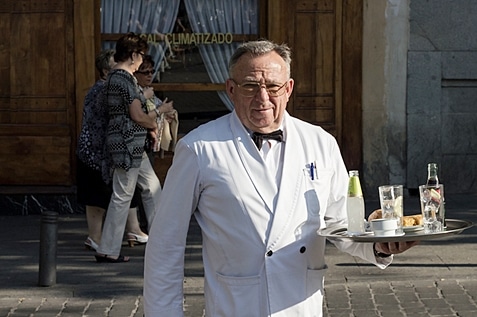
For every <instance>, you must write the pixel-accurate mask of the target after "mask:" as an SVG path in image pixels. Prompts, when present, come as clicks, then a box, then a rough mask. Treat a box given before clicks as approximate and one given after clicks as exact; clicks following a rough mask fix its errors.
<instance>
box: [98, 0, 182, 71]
mask: <svg viewBox="0 0 477 317" xmlns="http://www.w3.org/2000/svg"><path fill="white" fill-rule="evenodd" d="M179 4H180V0H102V1H101V32H102V33H123V34H124V33H127V32H134V33H138V34H154V35H156V37H155V38H154V37H151V38H150V39H152V40H153V41H149V43H148V44H149V52H148V54H150V55H151V56H152V57H153V59H154V61H155V63H156V65H157V66H159V65H160V64H161V62H162V60H163V59H164V55H165V53H166V50H167V46H166V43H165V42H164V41H162V40H160V36H161V35H165V34H167V33H170V32H172V29H173V27H174V24H175V22H176V17H177V12H178V11H179ZM154 40H156V41H154ZM114 46H115V42H109V43H108V42H105V43H103V49H107V48H111V49H114ZM157 69H158V67H156V72H157ZM155 76H156V74H155Z"/></svg>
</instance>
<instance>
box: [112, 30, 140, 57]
mask: <svg viewBox="0 0 477 317" xmlns="http://www.w3.org/2000/svg"><path fill="white" fill-rule="evenodd" d="M147 49H148V45H147V41H146V40H145V39H144V38H142V37H140V36H139V35H136V34H135V33H133V32H129V33H128V34H126V35H124V36H122V37H121V38H120V39H119V40H117V42H116V53H115V54H114V60H115V61H116V63H119V62H124V61H127V60H128V59H129V58H130V57H131V58H132V54H133V53H146V52H147Z"/></svg>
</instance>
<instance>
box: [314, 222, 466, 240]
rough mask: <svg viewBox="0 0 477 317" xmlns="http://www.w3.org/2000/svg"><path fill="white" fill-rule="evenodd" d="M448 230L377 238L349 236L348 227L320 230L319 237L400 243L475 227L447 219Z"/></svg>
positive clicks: (412, 232)
mask: <svg viewBox="0 0 477 317" xmlns="http://www.w3.org/2000/svg"><path fill="white" fill-rule="evenodd" d="M446 225H447V228H446V229H445V230H444V231H441V232H436V233H424V230H418V231H408V232H405V234H404V235H401V236H387V237H375V236H374V234H373V233H372V232H369V233H365V234H363V235H359V236H348V234H347V231H346V229H347V227H346V226H336V227H330V228H324V229H320V230H318V235H320V236H323V237H326V238H329V239H349V240H353V241H356V242H398V241H421V240H431V239H439V238H444V237H448V236H449V235H454V234H459V233H461V232H462V231H464V230H465V229H468V228H470V227H472V226H473V224H472V222H470V221H466V220H457V219H446Z"/></svg>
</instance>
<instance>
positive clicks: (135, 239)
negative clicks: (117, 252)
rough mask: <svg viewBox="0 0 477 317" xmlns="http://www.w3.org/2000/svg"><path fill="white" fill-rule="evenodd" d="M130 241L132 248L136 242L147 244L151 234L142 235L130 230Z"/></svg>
mask: <svg viewBox="0 0 477 317" xmlns="http://www.w3.org/2000/svg"><path fill="white" fill-rule="evenodd" d="M127 236H128V242H129V246H130V247H131V248H132V247H134V245H135V244H145V243H147V240H148V239H149V236H140V235H138V234H135V233H131V232H128V234H127Z"/></svg>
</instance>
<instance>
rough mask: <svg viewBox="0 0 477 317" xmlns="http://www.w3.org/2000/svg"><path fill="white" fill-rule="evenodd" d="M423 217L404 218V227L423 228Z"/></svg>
mask: <svg viewBox="0 0 477 317" xmlns="http://www.w3.org/2000/svg"><path fill="white" fill-rule="evenodd" d="M422 224H423V221H422V215H411V216H404V217H402V225H403V226H404V227H412V226H422Z"/></svg>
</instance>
